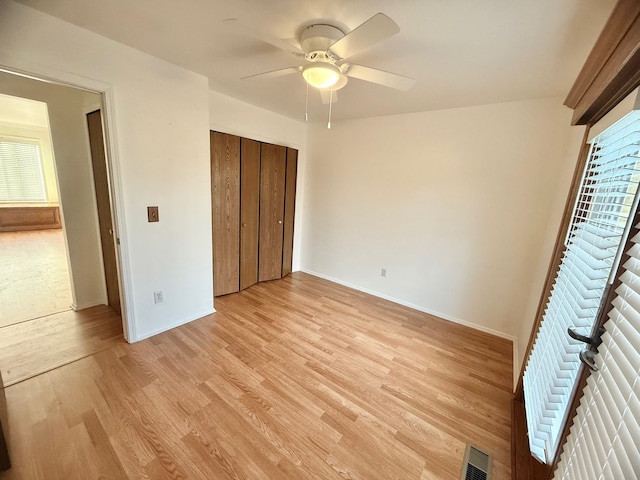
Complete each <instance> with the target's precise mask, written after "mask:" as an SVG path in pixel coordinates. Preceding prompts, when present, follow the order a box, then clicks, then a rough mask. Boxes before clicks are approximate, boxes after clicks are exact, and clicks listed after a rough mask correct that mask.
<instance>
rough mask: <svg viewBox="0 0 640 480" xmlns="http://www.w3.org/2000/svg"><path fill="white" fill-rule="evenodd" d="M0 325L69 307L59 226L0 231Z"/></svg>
mask: <svg viewBox="0 0 640 480" xmlns="http://www.w3.org/2000/svg"><path fill="white" fill-rule="evenodd" d="M0 272H1V273H0V327H4V326H7V325H14V324H16V323H20V322H23V321H25V320H30V319H33V318H38V317H42V316H45V315H51V314H53V313H58V312H62V311H65V310H69V309H70V307H71V303H72V297H71V285H70V282H69V271H68V267H67V258H66V253H65V248H64V238H63V233H62V230H60V229H57V230H35V231H30V232H0Z"/></svg>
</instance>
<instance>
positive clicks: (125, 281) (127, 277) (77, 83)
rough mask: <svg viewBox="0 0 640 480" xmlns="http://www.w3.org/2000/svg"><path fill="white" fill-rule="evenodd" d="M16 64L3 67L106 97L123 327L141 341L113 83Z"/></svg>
mask: <svg viewBox="0 0 640 480" xmlns="http://www.w3.org/2000/svg"><path fill="white" fill-rule="evenodd" d="M12 60H15V61H14V62H13V64H12V65H3V64H0V70H2V71H5V72H7V73H10V74H13V75H19V76H23V77H27V78H32V79H35V80H41V81H45V82H50V83H57V84H60V85H65V86H68V87H72V88H77V89H80V90H86V91H89V92H91V93H96V94H98V95H101V97H102V104H103V105H102V109H103V111H102V120H103V129H104V140H105V154H106V161H107V171H108V177H109V193H110V197H111V215H112V218H113V228H114V235H115V238H117V239H119V242H116V266H117V270H118V279H119V283H120V305H121V308H122V312H121V318H122V331H123V335H124V338H125V340H126V341H127V342H129V343H132V342H135V341H137V339H138V337H137V332H136V328H135V321H134V310H133V305H131V301H130V299H131V298H133V295H132V285H131V268H130V260H129V250H128V247H127V242H126V238H127V235H126V222H125V221H124V217H125V215H124V208H123V207H122V206H123V205H124V194H123V189H122V180H121V178H122V177H121V168H120V157H119V154H118V148H117V133H116V128H115V118H116V108H115V100H114V89H113V86H112V85H110V84H108V83H104V82H100V81H97V80H94V79H90V78H86V77H81V76H78V75H74V74H72V73H69V72H64V71H60V70H56V69H54V68H51V67H48V66H44V65H41V64H33V63H30V62H24V61H21V60H19V59H17V58H13V59H12Z"/></svg>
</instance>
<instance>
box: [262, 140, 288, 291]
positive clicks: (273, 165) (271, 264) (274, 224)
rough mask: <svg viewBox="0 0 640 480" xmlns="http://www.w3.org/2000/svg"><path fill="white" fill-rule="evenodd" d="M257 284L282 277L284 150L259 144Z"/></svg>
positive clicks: (285, 151)
mask: <svg viewBox="0 0 640 480" xmlns="http://www.w3.org/2000/svg"><path fill="white" fill-rule="evenodd" d="M260 163H261V165H260V246H259V257H258V281H260V282H263V281H265V280H273V279H276V278H281V277H282V241H283V234H284V223H283V222H284V193H285V172H286V165H287V149H286V147H282V146H278V145H271V144H267V143H263V144H262V147H261V161H260Z"/></svg>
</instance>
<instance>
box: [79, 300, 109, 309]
mask: <svg viewBox="0 0 640 480" xmlns="http://www.w3.org/2000/svg"><path fill="white" fill-rule="evenodd" d="M98 305H106V302H105V301H103V300H95V301H93V302H84V303H80V304H78V305H76V304H75V303H72V304H71V309H72V310H73V311H76V312H77V311H78V310H84V309H85V308H91V307H97V306H98Z"/></svg>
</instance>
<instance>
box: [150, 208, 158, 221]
mask: <svg viewBox="0 0 640 480" xmlns="http://www.w3.org/2000/svg"><path fill="white" fill-rule="evenodd" d="M147 219H148V220H149V222H159V221H160V217H159V216H158V207H147Z"/></svg>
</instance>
